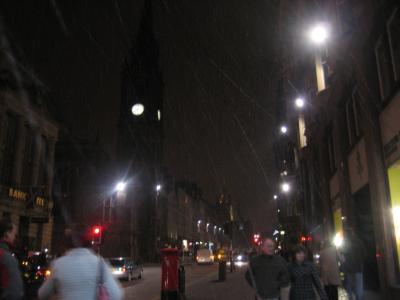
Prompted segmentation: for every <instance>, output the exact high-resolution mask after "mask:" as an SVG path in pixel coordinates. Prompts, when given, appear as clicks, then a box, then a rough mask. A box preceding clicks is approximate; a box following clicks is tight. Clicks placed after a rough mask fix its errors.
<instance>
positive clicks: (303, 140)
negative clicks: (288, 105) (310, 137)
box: [299, 115, 307, 148]
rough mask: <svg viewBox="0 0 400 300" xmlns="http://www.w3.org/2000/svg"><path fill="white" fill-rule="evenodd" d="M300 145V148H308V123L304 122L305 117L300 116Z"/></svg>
mask: <svg viewBox="0 0 400 300" xmlns="http://www.w3.org/2000/svg"><path fill="white" fill-rule="evenodd" d="M299 144H300V148H304V147H305V146H307V137H306V123H305V121H304V115H300V117H299Z"/></svg>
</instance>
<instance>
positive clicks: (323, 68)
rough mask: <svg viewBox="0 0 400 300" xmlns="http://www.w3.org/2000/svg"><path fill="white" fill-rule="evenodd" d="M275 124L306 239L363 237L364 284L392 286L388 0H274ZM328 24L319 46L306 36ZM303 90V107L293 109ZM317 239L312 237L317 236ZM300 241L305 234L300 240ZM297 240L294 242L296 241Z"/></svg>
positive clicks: (394, 19) (394, 174) (393, 135)
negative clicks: (281, 131)
mask: <svg viewBox="0 0 400 300" xmlns="http://www.w3.org/2000/svg"><path fill="white" fill-rule="evenodd" d="M279 9H280V12H281V22H280V25H281V26H280V43H279V44H280V45H281V48H282V49H281V50H282V51H281V52H280V62H281V64H280V71H279V72H280V73H279V74H280V75H279V76H280V78H281V81H280V84H281V87H282V91H283V92H282V93H281V95H280V96H281V97H280V98H279V99H278V101H280V104H281V105H283V106H284V107H285V113H284V114H282V119H281V120H280V121H281V122H285V123H286V124H287V126H288V127H289V130H291V132H292V135H291V136H289V140H290V141H291V142H292V143H291V144H287V149H288V153H294V154H293V157H294V164H295V166H296V168H295V177H294V184H295V185H296V187H297V189H296V191H297V193H296V195H292V196H291V197H292V198H294V199H295V200H293V201H288V203H287V204H285V205H284V206H285V207H284V208H285V209H286V210H290V211H295V210H293V207H294V206H296V208H299V209H298V210H297V212H296V215H297V216H298V217H299V219H300V221H301V223H302V224H301V228H302V233H303V234H304V235H307V236H310V237H311V239H310V241H312V242H313V243H316V242H320V241H321V240H322V239H325V238H328V239H334V238H336V239H342V238H344V241H346V238H347V229H349V228H352V229H354V231H355V233H356V234H357V235H358V237H359V238H360V239H361V240H362V241H363V242H364V245H365V246H366V249H367V252H368V255H367V258H366V260H365V265H364V267H365V271H364V283H365V286H366V288H369V289H376V290H380V291H381V293H382V294H383V296H384V299H397V298H396V297H398V295H399V289H398V286H399V283H400V272H399V271H400V265H399V255H400V251H399V250H400V247H399V245H400V244H399V243H400V236H399V220H400V217H399V203H400V202H399V199H400V198H399V192H398V186H399V184H400V181H399V178H400V177H399V167H398V165H399V164H398V161H399V158H400V156H399V153H398V152H399V150H398V147H399V142H398V140H399V139H398V132H399V129H400V123H399V122H400V121H399V120H400V119H399V117H398V116H400V104H399V101H400V96H399V86H400V85H399V83H400V81H399V80H400V76H399V73H400V72H399V66H400V52H399V51H400V50H399V49H400V47H399V43H400V13H399V6H398V3H397V2H396V1H372V0H371V1H349V0H343V1H314V2H310V1H281V5H280V7H279ZM316 24H318V25H319V26H323V27H324V28H326V29H327V37H326V39H325V40H324V41H323V42H321V43H319V44H318V45H316V44H313V42H312V41H311V39H309V33H310V32H311V30H312V29H313V28H315V27H314V26H315V25H316ZM298 97H302V98H303V99H304V101H305V105H304V107H302V108H299V107H295V105H294V104H295V99H296V98H298ZM317 236H318V238H316V237H317ZM307 241H308V240H307ZM299 242H300V240H299Z"/></svg>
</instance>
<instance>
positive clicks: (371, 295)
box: [339, 288, 382, 300]
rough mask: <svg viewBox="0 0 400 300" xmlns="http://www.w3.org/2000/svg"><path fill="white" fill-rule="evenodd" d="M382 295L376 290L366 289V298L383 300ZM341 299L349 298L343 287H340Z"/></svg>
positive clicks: (365, 299) (346, 299) (366, 299)
mask: <svg viewBox="0 0 400 300" xmlns="http://www.w3.org/2000/svg"><path fill="white" fill-rule="evenodd" d="M381 299H382V298H381V297H380V295H379V294H378V293H376V292H374V291H365V294H364V300H381ZM339 300H349V298H348V297H347V294H346V291H345V290H344V289H343V288H339Z"/></svg>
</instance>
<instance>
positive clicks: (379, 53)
mask: <svg viewBox="0 0 400 300" xmlns="http://www.w3.org/2000/svg"><path fill="white" fill-rule="evenodd" d="M375 55H376V63H377V67H378V77H379V85H380V91H381V98H382V100H386V99H387V98H388V97H389V96H390V94H391V93H392V90H393V88H394V83H395V81H394V73H393V64H392V57H391V55H390V50H389V42H388V40H387V38H386V35H384V36H381V37H380V38H379V40H378V43H377V44H376V47H375Z"/></svg>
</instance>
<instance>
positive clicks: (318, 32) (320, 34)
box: [310, 24, 328, 45]
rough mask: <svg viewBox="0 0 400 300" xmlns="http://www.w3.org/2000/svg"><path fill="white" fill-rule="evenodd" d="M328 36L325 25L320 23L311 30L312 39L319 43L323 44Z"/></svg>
mask: <svg viewBox="0 0 400 300" xmlns="http://www.w3.org/2000/svg"><path fill="white" fill-rule="evenodd" d="M327 38H328V31H327V29H326V27H325V26H323V25H321V24H318V25H316V26H315V27H313V28H312V29H311V31H310V39H311V40H312V41H313V42H314V43H315V44H317V45H321V44H323V43H324V42H325V41H326V39H327Z"/></svg>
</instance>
